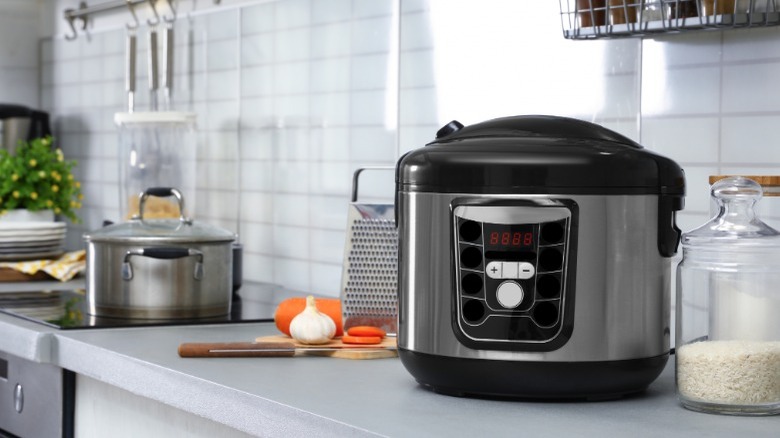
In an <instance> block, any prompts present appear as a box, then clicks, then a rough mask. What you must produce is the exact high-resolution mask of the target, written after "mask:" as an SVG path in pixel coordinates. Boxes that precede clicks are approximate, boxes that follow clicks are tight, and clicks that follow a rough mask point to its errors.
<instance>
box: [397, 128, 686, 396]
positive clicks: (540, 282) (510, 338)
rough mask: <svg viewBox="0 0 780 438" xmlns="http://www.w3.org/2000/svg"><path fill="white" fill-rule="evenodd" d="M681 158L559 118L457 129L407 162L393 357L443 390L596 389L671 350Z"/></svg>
mask: <svg viewBox="0 0 780 438" xmlns="http://www.w3.org/2000/svg"><path fill="white" fill-rule="evenodd" d="M684 184H685V180H684V175H683V171H682V169H681V168H680V167H679V166H678V165H677V164H676V163H674V162H673V161H672V160H669V159H667V158H664V157H662V156H659V155H656V154H654V153H652V152H649V151H647V150H645V149H644V148H642V147H641V146H640V145H639V144H637V143H635V142H633V141H631V140H629V139H628V138H626V137H623V136H622V135H620V134H617V133H615V132H612V131H610V130H608V129H605V128H603V127H600V126H598V125H594V124H592V123H588V122H584V121H580V120H575V119H569V118H563V117H553V116H517V117H506V118H501V119H494V120H490V121H487V122H483V123H479V124H476V125H472V126H468V127H464V126H463V125H462V124H460V123H458V122H455V121H454V122H451V123H449V124H448V125H446V126H444V127H443V128H442V129H440V130H439V132H438V133H437V134H436V140H434V141H433V142H431V143H429V144H428V145H427V146H425V147H424V148H420V149H417V150H414V151H411V152H409V153H407V154H406V155H404V156H403V157H402V158H401V159H400V160H399V162H398V165H397V171H396V189H397V193H396V212H397V215H398V233H399V242H401V245H400V247H399V258H398V282H399V286H398V291H399V292H398V293H399V296H398V298H399V322H400V323H399V332H398V347H399V356H400V357H401V360H402V362H403V364H404V366H405V367H406V369H407V370H408V371H409V372H410V373H411V374H412V375H413V376H414V377H415V378H416V379H417V381H418V382H420V383H422V384H423V385H425V386H428V387H431V388H433V389H435V390H436V391H439V392H445V393H455V394H466V395H474V394H478V395H490V396H522V397H544V398H570V397H576V398H603V397H616V396H620V395H622V394H627V393H632V392H636V391H641V390H643V389H644V388H646V387H647V386H648V385H649V384H650V383H651V382H652V381H653V380H654V379H655V378H656V377H657V376H658V375H659V373H660V372H661V371H662V369H663V368H664V366H665V364H666V362H667V359H668V355H669V331H670V327H669V313H670V302H669V300H670V286H671V285H670V281H671V257H672V256H673V255H674V254H675V252H676V248H677V244H678V241H679V236H680V234H679V233H680V231H679V229H677V227H676V225H675V211H677V210H680V209H681V208H682V203H683V196H684Z"/></svg>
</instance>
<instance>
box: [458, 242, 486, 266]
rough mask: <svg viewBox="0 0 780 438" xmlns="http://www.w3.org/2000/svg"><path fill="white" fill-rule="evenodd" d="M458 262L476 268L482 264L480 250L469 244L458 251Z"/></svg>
mask: <svg viewBox="0 0 780 438" xmlns="http://www.w3.org/2000/svg"><path fill="white" fill-rule="evenodd" d="M460 263H461V264H462V265H463V266H465V267H467V268H471V269H474V268H477V267H479V265H481V264H482V251H480V249H479V248H478V247H475V246H469V247H467V248H465V249H464V250H463V251H462V252H461V253H460Z"/></svg>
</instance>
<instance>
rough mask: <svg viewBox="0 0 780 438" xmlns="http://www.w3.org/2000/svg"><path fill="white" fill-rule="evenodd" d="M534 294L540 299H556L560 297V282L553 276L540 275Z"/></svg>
mask: <svg viewBox="0 0 780 438" xmlns="http://www.w3.org/2000/svg"><path fill="white" fill-rule="evenodd" d="M536 292H537V293H538V294H539V296H541V297H542V298H558V297H559V296H560V295H561V281H560V280H559V279H558V277H557V276H556V275H555V274H547V275H540V276H539V278H538V279H537V280H536Z"/></svg>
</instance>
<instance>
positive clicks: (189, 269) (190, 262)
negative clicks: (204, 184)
mask: <svg viewBox="0 0 780 438" xmlns="http://www.w3.org/2000/svg"><path fill="white" fill-rule="evenodd" d="M149 196H158V197H165V196H175V197H176V198H177V200H178V202H179V211H180V212H182V214H181V217H180V218H179V219H144V218H143V214H144V204H145V203H146V200H147V198H148V197H149ZM139 205H140V207H139V215H138V217H137V218H133V219H132V220H130V221H129V222H125V223H121V224H115V225H109V226H107V227H104V228H101V229H99V230H96V231H94V232H92V233H90V234H88V235H85V236H84V238H85V240H86V241H87V281H86V285H87V305H88V312H89V313H90V314H92V315H97V316H113V317H122V318H145V319H171V318H201V317H213V316H221V315H227V314H228V313H230V304H231V297H232V289H233V278H232V269H233V250H232V243H233V241H234V240H235V235H234V234H233V233H231V232H230V231H228V230H224V229H221V228H217V227H214V226H210V225H205V224H196V223H194V222H193V221H192V220H191V219H188V218H186V217H185V216H184V213H183V212H184V211H185V210H184V199H183V197H182V195H181V193H180V192H179V191H178V190H176V189H171V188H150V189H147V190H146V191H145V192H144V193H142V194H141V195H140V202H139Z"/></svg>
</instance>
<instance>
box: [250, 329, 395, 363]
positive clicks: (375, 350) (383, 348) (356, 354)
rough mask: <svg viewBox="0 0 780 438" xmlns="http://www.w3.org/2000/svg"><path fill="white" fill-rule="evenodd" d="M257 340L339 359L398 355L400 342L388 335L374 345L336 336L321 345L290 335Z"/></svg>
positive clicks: (309, 353) (311, 354)
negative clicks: (317, 349)
mask: <svg viewBox="0 0 780 438" xmlns="http://www.w3.org/2000/svg"><path fill="white" fill-rule="evenodd" d="M255 341H256V342H279V343H290V342H292V343H293V344H295V347H296V348H300V351H299V352H300V353H301V354H304V355H309V356H327V357H336V358H339V359H357V360H363V359H385V358H388V357H398V350H397V348H398V344H397V342H396V338H394V337H386V338H384V339H382V343H380V344H373V345H359V344H345V343H343V342H341V338H336V339H333V340H331V341H330V342H328V343H327V344H321V345H307V344H302V343H300V342H296V341H295V340H294V339H292V338H290V337H289V336H285V335H279V336H261V337H259V338H257V339H255ZM322 347H328V348H334V350H332V351H306V349H308V348H322Z"/></svg>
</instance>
